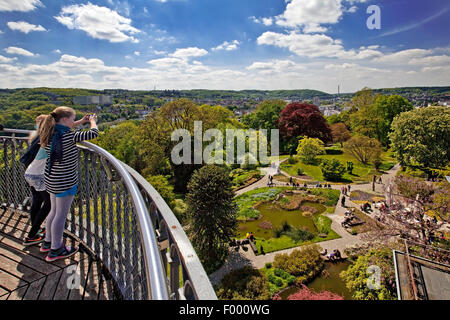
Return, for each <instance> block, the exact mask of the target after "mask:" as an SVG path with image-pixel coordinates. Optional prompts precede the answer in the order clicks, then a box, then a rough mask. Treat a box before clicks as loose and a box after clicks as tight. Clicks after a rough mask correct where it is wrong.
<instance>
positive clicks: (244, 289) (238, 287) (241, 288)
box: [217, 267, 270, 300]
mask: <svg viewBox="0 0 450 320" xmlns="http://www.w3.org/2000/svg"><path fill="white" fill-rule="evenodd" d="M268 288H269V283H268V282H267V279H266V277H265V276H264V274H262V273H261V272H260V271H259V270H257V269H254V268H253V267H244V268H242V269H237V270H234V271H231V272H230V273H228V274H227V275H225V276H224V277H223V278H222V281H221V282H220V284H219V287H218V289H217V297H218V298H219V299H222V300H267V299H269V298H270V293H269V290H268Z"/></svg>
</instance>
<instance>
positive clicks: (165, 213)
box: [123, 164, 217, 300]
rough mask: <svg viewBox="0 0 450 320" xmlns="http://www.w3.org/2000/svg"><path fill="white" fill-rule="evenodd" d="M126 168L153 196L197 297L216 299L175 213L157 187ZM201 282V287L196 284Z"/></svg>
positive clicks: (200, 298)
mask: <svg viewBox="0 0 450 320" xmlns="http://www.w3.org/2000/svg"><path fill="white" fill-rule="evenodd" d="M123 165H124V166H125V168H127V170H128V171H129V172H130V174H131V176H132V177H133V178H134V179H135V180H136V182H137V183H138V185H139V186H141V187H142V188H143V190H144V191H145V192H146V193H147V194H148V195H149V196H150V197H151V199H152V200H153V201H154V203H155V205H156V208H158V210H159V213H160V214H161V216H162V220H163V221H164V222H165V224H166V225H167V229H168V230H167V231H168V232H169V234H170V235H171V237H172V239H170V240H171V242H173V244H174V245H175V246H176V249H177V251H178V252H182V253H183V254H180V255H178V257H179V258H180V259H181V260H182V261H181V262H182V264H183V266H184V268H185V271H186V272H187V273H188V278H189V279H190V281H191V284H192V286H193V291H194V294H195V296H196V299H199V300H216V299H217V296H216V293H215V291H214V289H213V287H212V285H211V282H210V281H209V278H208V275H207V274H206V272H205V269H204V268H203V265H202V264H201V262H200V260H199V258H198V256H197V253H196V252H195V250H194V248H193V246H192V244H191V242H190V241H189V239H188V237H187V236H186V233H185V232H184V230H183V227H182V226H181V224H180V222H179V221H178V219H177V218H176V217H175V215H174V214H173V212H172V210H171V209H170V208H169V206H168V205H167V203H166V202H165V201H164V199H163V198H162V197H161V195H160V194H159V193H158V192H157V191H156V190H155V188H154V187H153V186H152V185H151V184H150V183H149V182H148V181H147V180H145V179H144V178H143V177H142V176H141V175H140V174H139V173H138V172H136V170H134V169H133V168H131V167H130V166H128V165H126V164H123ZM196 284H201V287H199V286H196Z"/></svg>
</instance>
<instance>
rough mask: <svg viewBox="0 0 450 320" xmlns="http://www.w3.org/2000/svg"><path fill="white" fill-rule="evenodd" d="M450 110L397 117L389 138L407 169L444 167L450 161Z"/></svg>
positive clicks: (401, 162)
mask: <svg viewBox="0 0 450 320" xmlns="http://www.w3.org/2000/svg"><path fill="white" fill-rule="evenodd" d="M449 123H450V110H449V109H448V108H446V107H428V108H424V109H415V110H413V111H409V112H404V113H402V114H400V115H398V116H397V117H396V118H395V119H394V121H393V122H392V132H391V133H390V135H389V138H390V139H391V141H392V149H393V151H394V153H395V155H396V157H397V159H398V160H399V161H400V164H401V165H403V166H405V165H408V166H414V165H420V166H424V167H431V168H440V167H445V166H446V165H447V164H448V163H449V161H450V127H449Z"/></svg>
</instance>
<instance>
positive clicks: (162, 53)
mask: <svg viewBox="0 0 450 320" xmlns="http://www.w3.org/2000/svg"><path fill="white" fill-rule="evenodd" d="M153 53H154V54H156V55H157V56H161V55H165V54H167V51H158V50H155V51H153Z"/></svg>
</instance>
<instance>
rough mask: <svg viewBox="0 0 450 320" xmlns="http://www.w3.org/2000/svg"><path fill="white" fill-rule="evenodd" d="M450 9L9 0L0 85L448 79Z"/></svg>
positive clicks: (311, 0) (1, 33)
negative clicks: (376, 23) (373, 24)
mask: <svg viewBox="0 0 450 320" xmlns="http://www.w3.org/2000/svg"><path fill="white" fill-rule="evenodd" d="M370 5H377V6H378V7H379V8H380V16H381V29H379V30H377V29H374V30H370V29H368V28H367V25H366V20H367V19H368V18H369V16H370V14H368V13H367V12H366V10H367V8H368V7H369V6H370ZM449 18H450V3H449V2H448V0H429V1H426V2H425V1H419V0H384V1H383V0H378V1H375V0H374V1H372V0H287V1H285V0H222V1H216V0H134V1H131V0H100V1H94V0H92V1H82V0H21V1H17V0H0V72H1V73H2V74H3V76H2V77H1V78H0V87H2V88H16V87H37V86H50V87H82V88H95V89H105V88H125V89H153V88H155V87H156V88H157V89H194V88H204V89H234V90H240V89H317V90H323V91H326V92H329V93H334V92H336V91H337V85H338V84H339V85H340V86H341V88H342V90H343V91H345V92H353V91H356V90H359V89H361V88H362V87H365V86H368V87H372V88H381V87H399V86H432V85H450V76H449V74H450V41H449V36H448V31H449V30H450V19H449Z"/></svg>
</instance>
